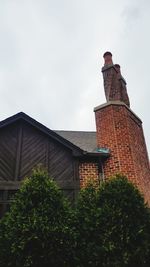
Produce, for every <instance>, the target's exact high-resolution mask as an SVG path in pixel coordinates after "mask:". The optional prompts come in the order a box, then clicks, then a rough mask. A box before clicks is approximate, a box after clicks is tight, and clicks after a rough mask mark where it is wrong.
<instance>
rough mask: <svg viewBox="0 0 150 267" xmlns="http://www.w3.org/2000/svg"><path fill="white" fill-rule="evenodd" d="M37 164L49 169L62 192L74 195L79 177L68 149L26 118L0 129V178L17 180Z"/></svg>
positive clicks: (71, 196) (77, 187)
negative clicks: (26, 120)
mask: <svg viewBox="0 0 150 267" xmlns="http://www.w3.org/2000/svg"><path fill="white" fill-rule="evenodd" d="M38 165H42V166H43V167H44V168H45V169H46V170H47V171H48V173H49V175H50V176H51V177H52V178H54V180H56V181H57V183H58V184H59V185H60V186H61V188H62V189H63V190H64V191H65V194H68V195H69V196H70V198H74V196H75V194H76V191H77V190H78V189H79V180H78V177H77V174H78V171H77V170H75V165H76V164H75V160H74V158H73V156H72V151H71V150H70V149H69V148H66V147H65V146H64V145H62V144H60V143H59V142H56V141H55V140H53V138H52V137H50V136H48V135H47V134H45V133H43V132H42V131H40V130H38V129H37V128H35V127H33V126H32V125H30V124H29V123H27V122H25V121H18V122H16V123H15V124H13V125H11V126H6V127H5V128H3V129H1V130H0V179H1V180H3V181H6V180H7V181H14V182H18V181H20V180H22V179H23V178H24V177H25V176H27V175H29V174H30V173H31V171H32V169H33V168H35V167H36V166H38ZM75 176H76V177H75ZM10 189H11V188H10Z"/></svg>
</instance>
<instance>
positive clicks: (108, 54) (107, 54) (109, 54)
mask: <svg viewBox="0 0 150 267" xmlns="http://www.w3.org/2000/svg"><path fill="white" fill-rule="evenodd" d="M106 56H112V53H111V52H109V51H107V52H105V53H104V55H103V57H104V58H105V57H106Z"/></svg>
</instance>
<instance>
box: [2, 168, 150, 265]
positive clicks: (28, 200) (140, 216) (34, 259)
mask: <svg viewBox="0 0 150 267" xmlns="http://www.w3.org/2000/svg"><path fill="white" fill-rule="evenodd" d="M149 229H150V214H149V209H148V207H147V206H146V205H145V204H144V199H143V197H142V196H141V194H140V193H139V191H138V189H137V188H135V187H134V186H133V185H132V184H131V183H130V182H129V181H128V180H127V179H126V178H125V177H122V176H116V177H115V178H113V179H111V180H109V181H107V182H104V183H102V184H101V185H100V186H99V187H97V186H95V185H94V184H92V183H89V184H88V185H87V187H86V188H84V189H82V190H81V192H80V194H79V198H78V201H77V203H76V205H75V207H72V208H71V207H70V205H69V203H68V201H67V200H66V199H65V198H64V196H63V194H62V192H61V190H59V188H58V187H57V185H56V184H55V183H54V182H53V181H52V180H51V179H50V178H49V177H48V175H47V174H45V172H44V171H35V172H34V173H33V174H32V175H31V177H29V178H27V179H25V181H24V183H23V185H22V187H21V189H20V190H19V192H18V193H17V194H16V197H15V200H14V202H13V204H12V206H11V209H10V212H9V213H7V214H6V215H5V216H4V217H3V219H2V220H1V222H0V266H2V267H6V266H7V267H48V266H51V267H63V266H65V267H96V266H99V267H138V266H139V267H148V266H150V261H149V255H150V230H149Z"/></svg>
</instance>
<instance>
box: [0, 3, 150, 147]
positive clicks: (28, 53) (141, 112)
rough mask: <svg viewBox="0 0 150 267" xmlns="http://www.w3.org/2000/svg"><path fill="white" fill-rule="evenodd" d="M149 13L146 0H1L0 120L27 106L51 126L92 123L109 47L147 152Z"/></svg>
mask: <svg viewBox="0 0 150 267" xmlns="http://www.w3.org/2000/svg"><path fill="white" fill-rule="evenodd" d="M149 14H150V1H149V0H132V1H131V0H120V1H119V0H105V1H103V0H0V120H3V119H5V118H6V117H8V116H11V115H13V114H15V113H17V112H20V111H23V112H25V113H27V114H28V115H29V116H31V117H33V118H35V119H36V120H38V121H39V122H41V123H43V124H45V125H46V126H48V127H49V128H51V129H68V130H95V118H94V113H93V108H94V107H95V106H97V105H100V104H102V103H104V102H105V97H104V90H103V80H102V74H101V67H102V66H103V53H104V52H105V51H107V50H108V51H111V52H112V54H113V61H114V63H118V64H120V65H121V68H122V75H123V76H124V78H125V79H126V81H127V88H128V94H129V97H130V102H131V109H132V110H133V111H134V112H135V113H136V114H137V115H138V116H139V117H140V118H141V119H142V121H143V127H144V132H145V137H146V142H147V145H148V150H149V152H150V123H149V109H150V108H149V107H150V103H149V101H150V88H149V87H150V70H149V66H150V51H149V47H150V15H149Z"/></svg>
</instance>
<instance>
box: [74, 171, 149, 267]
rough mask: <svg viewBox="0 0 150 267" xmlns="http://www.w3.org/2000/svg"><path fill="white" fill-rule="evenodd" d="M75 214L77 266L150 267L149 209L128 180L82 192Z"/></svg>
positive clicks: (105, 184)
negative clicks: (149, 257) (148, 261)
mask: <svg viewBox="0 0 150 267" xmlns="http://www.w3.org/2000/svg"><path fill="white" fill-rule="evenodd" d="M76 215H77V217H76V219H77V227H76V231H77V232H78V242H77V244H78V245H77V248H76V254H77V259H78V263H79V264H78V266H105V267H120V266H121V267H124V266H128V267H129V266H132V267H134V266H136V267H137V266H140V267H142V266H149V265H146V257H147V254H148V246H149V234H148V232H149V228H150V225H149V224H150V217H149V210H148V208H147V206H146V205H145V204H144V199H143V197H142V196H141V194H140V193H139V191H138V189H137V188H136V187H134V186H133V185H132V184H131V183H130V182H129V181H128V180H127V179H126V178H125V177H121V176H119V175H117V177H115V178H113V179H111V180H110V181H108V182H105V183H103V184H102V185H101V186H100V187H99V188H94V187H92V185H89V186H88V187H87V188H85V189H83V190H82V191H81V194H80V198H79V200H78V203H77V212H76ZM84 255H85V257H84Z"/></svg>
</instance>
